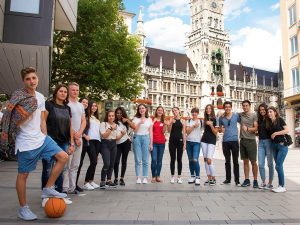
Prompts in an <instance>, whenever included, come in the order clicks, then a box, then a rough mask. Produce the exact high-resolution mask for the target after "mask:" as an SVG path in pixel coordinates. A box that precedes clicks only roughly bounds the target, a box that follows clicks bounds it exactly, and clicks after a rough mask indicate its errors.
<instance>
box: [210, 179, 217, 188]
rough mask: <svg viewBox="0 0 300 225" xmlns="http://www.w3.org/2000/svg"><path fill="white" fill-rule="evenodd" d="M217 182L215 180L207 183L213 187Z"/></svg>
mask: <svg viewBox="0 0 300 225" xmlns="http://www.w3.org/2000/svg"><path fill="white" fill-rule="evenodd" d="M216 184H217V181H216V180H215V179H213V180H210V181H209V186H215V185H216Z"/></svg>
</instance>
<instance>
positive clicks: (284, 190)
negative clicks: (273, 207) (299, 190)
mask: <svg viewBox="0 0 300 225" xmlns="http://www.w3.org/2000/svg"><path fill="white" fill-rule="evenodd" d="M272 191H273V192H275V193H283V192H286V188H285V187H282V186H278V188H273V189H272Z"/></svg>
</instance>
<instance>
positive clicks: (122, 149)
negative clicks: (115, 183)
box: [114, 139, 131, 179]
mask: <svg viewBox="0 0 300 225" xmlns="http://www.w3.org/2000/svg"><path fill="white" fill-rule="evenodd" d="M130 148H131V141H130V140H129V139H127V140H126V141H125V142H123V143H121V144H118V145H117V156H116V160H115V166H114V173H115V178H116V179H117V178H118V175H119V164H120V159H121V156H122V166H121V177H122V178H124V175H125V171H126V168H127V157H128V153H129V151H130Z"/></svg>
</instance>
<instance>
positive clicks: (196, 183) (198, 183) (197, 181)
mask: <svg viewBox="0 0 300 225" xmlns="http://www.w3.org/2000/svg"><path fill="white" fill-rule="evenodd" d="M195 185H197V186H199V185H200V178H196V180H195Z"/></svg>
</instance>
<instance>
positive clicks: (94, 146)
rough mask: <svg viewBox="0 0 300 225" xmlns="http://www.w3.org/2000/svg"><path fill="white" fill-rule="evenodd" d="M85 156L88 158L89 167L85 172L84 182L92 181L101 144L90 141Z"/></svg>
mask: <svg viewBox="0 0 300 225" xmlns="http://www.w3.org/2000/svg"><path fill="white" fill-rule="evenodd" d="M89 144H90V145H89V148H88V149H87V154H88V156H89V158H90V165H89V167H88V169H87V171H86V175H85V182H89V181H92V180H94V175H95V171H96V166H97V159H98V154H99V153H100V152H101V142H100V141H98V140H90V141H89Z"/></svg>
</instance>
